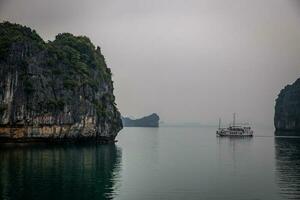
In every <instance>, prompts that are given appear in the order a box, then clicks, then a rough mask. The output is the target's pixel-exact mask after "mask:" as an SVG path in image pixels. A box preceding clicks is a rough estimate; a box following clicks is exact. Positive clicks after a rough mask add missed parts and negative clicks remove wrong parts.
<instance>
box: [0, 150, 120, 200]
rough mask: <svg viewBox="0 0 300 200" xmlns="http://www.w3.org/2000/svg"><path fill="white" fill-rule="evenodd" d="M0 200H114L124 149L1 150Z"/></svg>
mask: <svg viewBox="0 0 300 200" xmlns="http://www.w3.org/2000/svg"><path fill="white" fill-rule="evenodd" d="M0 160H1V162H0V199H16V200H18V199H32V200H35V199H43V200H50V199H57V200H59V199H73V200H76V199H78V200H79V199H80V200H81V199H83V200H84V199H89V200H92V199H113V198H114V197H115V194H116V190H117V189H118V188H117V187H118V184H117V183H118V180H119V174H120V169H121V168H120V162H121V149H119V148H118V147H117V146H115V145H114V144H113V145H99V144H81V145H78V144H76V145H66V146H62V145H50V146H49V145H37V144H35V145H24V144H22V146H16V145H13V146H7V147H5V148H3V146H1V148H0Z"/></svg>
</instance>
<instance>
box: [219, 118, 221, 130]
mask: <svg viewBox="0 0 300 200" xmlns="http://www.w3.org/2000/svg"><path fill="white" fill-rule="evenodd" d="M219 129H221V118H219Z"/></svg>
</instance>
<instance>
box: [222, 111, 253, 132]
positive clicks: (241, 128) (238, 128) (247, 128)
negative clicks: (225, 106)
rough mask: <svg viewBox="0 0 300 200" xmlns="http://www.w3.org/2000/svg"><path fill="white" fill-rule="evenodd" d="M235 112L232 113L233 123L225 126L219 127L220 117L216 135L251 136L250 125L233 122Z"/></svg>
mask: <svg viewBox="0 0 300 200" xmlns="http://www.w3.org/2000/svg"><path fill="white" fill-rule="evenodd" d="M235 117H236V115H235V113H234V114H233V123H232V125H230V126H229V127H227V128H221V119H220V120H219V128H218V130H217V132H216V134H217V136H220V137H223V136H234V137H252V136H253V130H252V129H251V127H250V126H245V125H237V124H236V123H235Z"/></svg>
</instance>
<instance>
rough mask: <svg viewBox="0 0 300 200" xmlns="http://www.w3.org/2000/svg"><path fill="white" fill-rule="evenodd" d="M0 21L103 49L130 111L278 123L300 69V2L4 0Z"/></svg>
mask: <svg viewBox="0 0 300 200" xmlns="http://www.w3.org/2000/svg"><path fill="white" fill-rule="evenodd" d="M0 20H1V21H3V20H8V21H11V22H16V23H20V24H23V25H27V26H30V27H31V28H33V29H35V30H36V31H37V32H38V33H39V34H40V35H41V36H42V37H43V38H44V39H45V40H53V38H54V36H55V35H56V34H58V33H61V32H71V33H73V34H75V35H86V36H88V37H90V38H91V40H92V41H93V43H94V44H95V45H99V46H101V48H102V52H103V54H104V55H105V57H106V60H107V63H108V65H109V67H110V68H111V69H112V72H113V74H114V76H113V80H114V86H115V95H116V98H117V104H118V107H119V109H120V111H121V112H122V114H123V115H129V116H136V117H139V116H142V115H146V114H149V113H152V112H157V113H158V114H159V115H160V116H161V118H162V120H163V121H165V122H190V121H191V122H201V123H212V122H217V119H218V117H219V116H220V117H223V118H224V119H225V121H226V120H230V119H231V116H232V113H233V112H237V113H238V114H239V119H240V120H247V121H249V122H252V123H256V124H266V125H272V121H273V114H274V103H275V98H276V96H277V94H278V93H279V91H280V89H281V88H283V87H284V86H285V85H286V84H289V83H292V82H294V81H295V80H296V79H297V78H299V77H300V55H299V52H300V3H299V1H298V0H226V1H224V0H84V1H83V0H82V1H79V0H0Z"/></svg>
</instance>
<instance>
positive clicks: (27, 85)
mask: <svg viewBox="0 0 300 200" xmlns="http://www.w3.org/2000/svg"><path fill="white" fill-rule="evenodd" d="M23 84H24V91H25V93H26V94H28V95H29V94H32V93H33V92H34V86H33V83H32V81H31V80H30V79H29V77H26V79H25V80H24V81H23Z"/></svg>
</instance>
